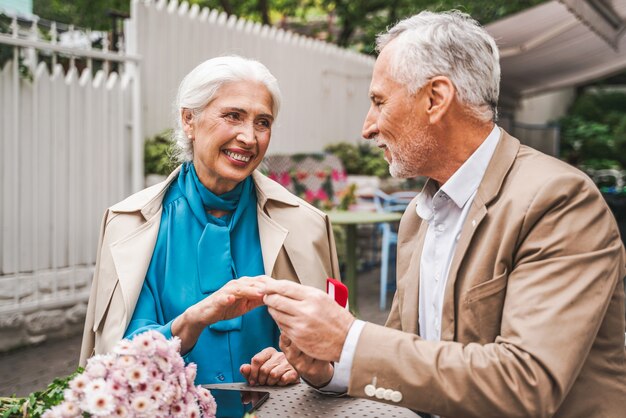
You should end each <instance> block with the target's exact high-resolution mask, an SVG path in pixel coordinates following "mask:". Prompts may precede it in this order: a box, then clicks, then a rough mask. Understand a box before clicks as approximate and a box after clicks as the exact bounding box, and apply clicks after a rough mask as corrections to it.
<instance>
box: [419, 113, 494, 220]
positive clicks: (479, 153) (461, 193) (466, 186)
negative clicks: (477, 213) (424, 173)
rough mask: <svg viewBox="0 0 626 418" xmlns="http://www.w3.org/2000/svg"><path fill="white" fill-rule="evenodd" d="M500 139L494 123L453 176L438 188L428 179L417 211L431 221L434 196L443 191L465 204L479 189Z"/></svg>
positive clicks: (460, 206) (454, 199) (423, 217)
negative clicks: (481, 141)
mask: <svg viewBox="0 0 626 418" xmlns="http://www.w3.org/2000/svg"><path fill="white" fill-rule="evenodd" d="M499 139H500V129H499V128H498V126H497V125H494V127H493V129H492V130H491V132H490V133H489V135H487V138H485V140H484V141H483V143H482V144H480V146H479V147H478V148H477V149H476V151H474V153H473V154H472V155H470V157H469V158H468V159H467V160H466V161H465V162H464V163H463V165H461V167H459V169H458V170H457V171H455V172H454V174H453V175H452V177H450V179H448V181H447V182H446V183H445V184H444V185H443V186H441V188H440V189H439V190H437V184H436V183H435V181H434V180H432V179H428V180H427V181H426V184H425V185H424V188H423V189H422V191H421V192H420V193H419V194H418V196H417V201H416V203H415V212H416V213H417V215H418V216H419V217H420V218H422V219H424V220H425V221H427V222H428V221H430V219H432V217H433V202H432V200H433V197H434V196H435V194H436V193H438V192H442V193H445V194H446V195H448V197H450V199H452V201H453V202H454V204H456V205H457V206H458V207H459V208H462V207H463V206H465V204H466V203H467V201H468V200H469V198H470V197H471V196H472V195H473V194H474V193H475V192H476V190H478V186H479V185H480V182H481V181H482V179H483V176H484V175H485V171H486V170H487V165H489V161H490V160H491V157H492V156H493V153H494V152H495V149H496V146H497V145H498V141H499Z"/></svg>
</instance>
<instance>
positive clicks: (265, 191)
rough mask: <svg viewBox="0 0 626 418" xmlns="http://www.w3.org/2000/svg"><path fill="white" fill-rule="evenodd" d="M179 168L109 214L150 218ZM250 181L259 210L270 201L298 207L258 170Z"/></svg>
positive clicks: (293, 199)
mask: <svg viewBox="0 0 626 418" xmlns="http://www.w3.org/2000/svg"><path fill="white" fill-rule="evenodd" d="M180 168H181V166H178V167H177V168H176V169H175V170H174V171H172V173H171V174H170V175H169V176H167V179H165V180H164V181H162V182H160V183H157V184H155V185H154V186H151V187H148V188H146V189H144V190H142V191H140V192H138V193H135V194H133V195H132V196H129V197H128V198H126V199H124V200H122V201H121V202H119V203H117V204H115V205H113V206H111V208H110V210H111V212H116V213H133V212H141V214H142V215H143V217H144V218H145V219H146V220H147V219H150V218H152V217H153V216H154V215H155V214H156V213H157V212H159V210H160V209H161V203H162V202H163V198H164V197H165V192H166V191H167V189H168V187H169V186H170V184H172V182H173V181H174V180H176V178H177V177H178V173H179V172H180ZM252 179H253V180H254V184H255V187H256V191H257V199H258V203H259V206H260V207H261V208H263V209H264V208H265V206H266V204H267V202H268V201H270V200H272V201H275V202H279V203H283V204H285V205H289V206H299V205H300V203H299V202H298V200H297V199H296V197H295V196H294V195H292V194H291V193H289V192H288V191H287V190H286V189H285V188H283V187H282V186H280V185H279V184H278V183H276V182H275V181H273V180H271V179H269V178H267V177H265V176H264V175H263V174H261V173H260V172H259V171H258V170H255V171H254V172H253V173H252Z"/></svg>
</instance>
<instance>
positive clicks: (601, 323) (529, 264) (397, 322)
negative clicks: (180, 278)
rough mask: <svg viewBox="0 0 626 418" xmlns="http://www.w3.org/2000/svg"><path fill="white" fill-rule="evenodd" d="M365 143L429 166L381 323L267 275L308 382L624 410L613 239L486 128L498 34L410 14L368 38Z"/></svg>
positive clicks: (448, 16) (453, 18)
mask: <svg viewBox="0 0 626 418" xmlns="http://www.w3.org/2000/svg"><path fill="white" fill-rule="evenodd" d="M378 50H379V51H380V55H379V57H378V59H377V61H376V64H375V66H374V72H373V76H372V82H371V87H370V98H371V107H370V110H369V113H368V114H367V117H366V119H365V123H364V126H363V136H364V137H365V138H367V139H370V140H372V141H375V143H376V145H377V146H378V147H380V148H382V149H383V150H384V153H385V158H386V160H387V161H388V162H389V165H390V172H391V174H392V175H394V176H396V177H414V176H418V175H422V176H427V177H428V178H429V180H428V181H427V183H426V185H425V186H424V189H423V191H422V192H421V193H420V194H419V195H418V196H417V197H416V198H415V199H414V200H413V202H412V203H411V204H410V205H409V207H408V209H407V210H406V212H405V214H404V216H403V218H402V221H401V223H400V230H399V238H398V269H397V270H398V290H397V292H396V295H395V297H394V301H393V305H392V308H391V313H390V316H389V319H388V321H387V324H386V326H385V327H382V326H378V325H374V324H370V323H364V322H362V321H359V320H355V319H354V318H353V317H352V315H350V314H349V312H347V311H346V310H343V309H341V308H340V307H339V306H338V305H336V304H334V302H333V301H332V300H331V299H330V298H329V297H328V296H326V295H325V294H323V293H322V292H320V291H319V290H316V289H313V288H306V287H303V286H300V285H297V284H294V283H289V282H287V281H284V280H280V281H271V280H267V284H266V289H265V293H266V296H265V298H264V300H265V303H266V304H267V305H268V306H269V311H270V313H271V315H272V316H273V318H274V319H275V320H276V321H277V323H278V324H279V326H280V328H281V329H282V332H283V339H282V344H281V346H282V349H283V351H284V352H285V353H286V355H287V358H288V360H289V361H290V362H291V363H292V365H294V367H295V368H296V369H297V370H299V371H300V373H301V375H302V376H303V377H304V378H305V379H306V380H308V381H309V382H310V384H312V385H314V386H316V387H320V388H321V389H326V390H331V391H335V392H337V391H342V390H343V391H347V393H348V394H349V395H351V396H357V397H370V398H372V399H379V400H381V401H382V402H389V403H393V404H396V405H402V406H406V407H408V408H411V409H414V410H417V411H423V412H425V413H430V414H436V415H440V416H446V417H522V416H523V417H551V416H556V417H568V418H571V417H618V416H623V414H624V411H626V355H625V350H624V289H623V283H622V278H623V277H624V274H625V269H624V263H625V257H624V248H623V246H622V244H621V241H620V237H619V233H618V230H617V226H616V224H615V221H614V219H613V217H612V215H611V213H610V211H609V209H608V207H607V205H606V204H605V203H604V201H603V199H602V196H601V195H600V193H599V192H598V190H597V188H596V187H595V185H594V184H593V183H592V182H591V181H590V180H589V178H588V177H586V176H585V175H584V174H583V173H581V172H580V171H578V170H576V169H575V168H573V167H570V166H568V165H567V164H565V163H562V162H560V161H558V160H556V159H553V158H551V157H548V156H546V155H543V154H541V153H540V152H537V151H535V150H533V149H531V148H528V147H526V146H523V145H520V143H519V141H518V140H517V139H515V138H513V137H511V136H510V135H509V134H507V133H506V132H504V131H503V130H502V129H500V128H498V127H497V126H496V125H495V124H494V122H493V121H494V119H495V116H496V104H497V98H498V90H499V79H500V67H499V62H498V59H499V56H498V49H497V46H496V44H495V42H494V40H493V38H492V37H491V36H490V35H489V34H488V33H487V32H486V31H485V30H484V29H483V28H482V27H481V26H480V25H479V24H478V23H477V22H476V21H474V20H472V19H471V18H470V17H469V16H467V15H465V14H463V13H460V12H447V13H430V12H422V13H420V14H418V15H416V16H413V17H411V18H408V19H406V20H403V21H401V22H400V23H398V24H397V25H396V26H394V27H393V28H391V29H390V30H389V32H388V33H385V34H383V35H381V36H380V37H379V38H378Z"/></svg>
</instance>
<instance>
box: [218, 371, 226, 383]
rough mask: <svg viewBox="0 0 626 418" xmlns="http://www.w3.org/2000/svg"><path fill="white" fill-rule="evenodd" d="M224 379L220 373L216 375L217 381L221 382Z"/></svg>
mask: <svg viewBox="0 0 626 418" xmlns="http://www.w3.org/2000/svg"><path fill="white" fill-rule="evenodd" d="M224 379H225V377H224V375H223V374H222V373H218V374H217V380H219V381H220V382H223V381H224Z"/></svg>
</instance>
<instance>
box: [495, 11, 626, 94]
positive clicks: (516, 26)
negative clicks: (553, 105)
mask: <svg viewBox="0 0 626 418" xmlns="http://www.w3.org/2000/svg"><path fill="white" fill-rule="evenodd" d="M486 28H487V30H488V31H489V32H490V33H491V35H493V36H494V38H495V39H496V42H497V43H498V46H499V48H500V54H501V57H500V63H501V66H502V84H501V92H502V94H501V99H502V100H503V101H504V102H510V101H516V100H517V99H518V98H519V97H520V96H530V95H533V94H536V93H541V92H546V91H549V90H554V89H558V88H563V87H571V86H576V85H579V84H582V83H585V82H589V81H592V80H595V79H598V78H602V77H606V76H610V75H613V74H615V73H618V72H620V71H623V70H624V69H626V0H560V1H550V2H547V3H543V4H540V5H538V6H535V7H533V8H530V9H527V10H525V11H523V12H520V13H517V14H515V15H512V16H509V17H506V18H504V19H501V20H498V21H496V22H493V23H491V24H489V25H487V26H486Z"/></svg>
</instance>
